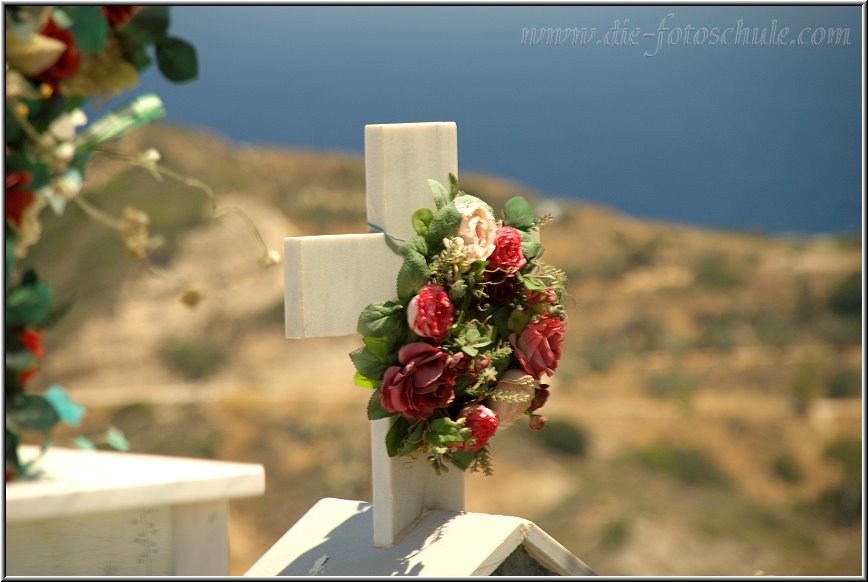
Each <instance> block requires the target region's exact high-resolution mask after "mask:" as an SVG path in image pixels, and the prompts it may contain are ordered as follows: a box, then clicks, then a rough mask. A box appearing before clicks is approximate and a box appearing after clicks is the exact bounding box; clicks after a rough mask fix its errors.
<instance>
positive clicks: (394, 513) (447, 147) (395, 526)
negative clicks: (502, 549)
mask: <svg viewBox="0 0 868 582" xmlns="http://www.w3.org/2000/svg"><path fill="white" fill-rule="evenodd" d="M457 134H458V130H457V127H456V126H455V123H454V122H438V123H400V124H391V125H366V126H365V177H366V197H367V209H368V224H371V225H375V226H377V227H379V228H381V229H383V230H384V231H385V232H387V233H389V234H391V235H393V236H394V237H397V238H400V239H404V240H407V239H409V238H410V237H412V236H414V235H415V232H414V231H413V227H412V223H411V216H412V214H413V212H415V211H416V210H417V209H419V208H422V207H426V206H427V207H429V208H432V209H433V206H434V204H433V196H432V194H431V190H430V188H429V186H428V179H429V178H430V179H434V180H437V181H439V182H440V183H441V184H447V185H448V180H449V174H450V173H452V174H455V175H456V176H457V175H458V137H457ZM284 260H285V278H286V279H285V305H286V337H287V338H290V339H299V338H311V337H327V336H339V335H349V334H354V333H356V324H357V322H358V318H359V314H360V313H361V311H362V309H364V308H365V307H366V306H367V305H368V304H370V303H374V302H376V301H385V300H389V299H395V298H396V296H397V292H396V279H397V275H398V270H399V269H400V267H401V263H402V258H401V256H400V255H399V254H397V253H396V252H395V250H393V248H390V246H389V245H388V244H387V241H386V235H385V234H383V233H375V234H344V235H328V236H309V237H291V238H286V239H284ZM347 381H350V380H349V378H348V379H347ZM360 400H361V399H360ZM359 414H364V409H363V408H362V407H360V409H359ZM393 422H394V418H386V419H382V420H375V421H372V422H371V464H372V469H373V512H374V515H373V517H374V538H373V543H374V545H375V546H383V547H390V546H392V545H394V544H395V543H396V541H397V540H398V538H399V537H400V536H401V534H402V533H403V532H404V531H405V530H407V529H408V528H409V527H410V526H411V525H413V523H414V522H415V520H416V519H417V518H418V517H419V516H420V515H421V514H422V513H423V512H424V511H425V510H426V509H444V510H448V511H464V474H463V472H462V471H461V470H459V469H457V468H453V469H452V470H450V471H449V473H447V474H446V475H443V476H438V475H436V474H435V472H434V470H433V469H432V468H431V466H430V465H429V464H428V463H427V462H425V460H424V459H423V458H420V460H418V461H411V460H410V459H409V458H407V457H402V458H390V457H389V456H388V455H387V453H386V446H385V438H386V433H387V432H388V430H389V428H390V427H391V426H392V423H393Z"/></svg>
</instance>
